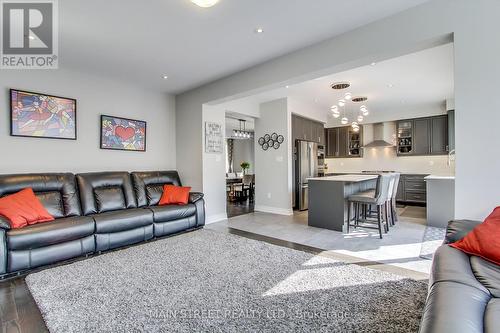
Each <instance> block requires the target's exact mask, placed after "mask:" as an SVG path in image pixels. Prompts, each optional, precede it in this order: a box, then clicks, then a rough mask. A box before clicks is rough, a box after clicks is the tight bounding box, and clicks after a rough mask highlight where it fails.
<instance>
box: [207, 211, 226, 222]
mask: <svg viewBox="0 0 500 333" xmlns="http://www.w3.org/2000/svg"><path fill="white" fill-rule="evenodd" d="M223 220H227V214H226V213H222V214H215V215H211V216H207V217H206V219H205V224H210V223H215V222H220V221H223Z"/></svg>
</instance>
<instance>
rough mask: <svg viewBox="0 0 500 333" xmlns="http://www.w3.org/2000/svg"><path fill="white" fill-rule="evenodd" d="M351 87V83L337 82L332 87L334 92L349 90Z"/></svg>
mask: <svg viewBox="0 0 500 333" xmlns="http://www.w3.org/2000/svg"><path fill="white" fill-rule="evenodd" d="M350 86H351V84H350V83H349V82H336V83H333V84H332V85H331V86H330V87H332V89H334V90H342V89H347V88H349V87H350Z"/></svg>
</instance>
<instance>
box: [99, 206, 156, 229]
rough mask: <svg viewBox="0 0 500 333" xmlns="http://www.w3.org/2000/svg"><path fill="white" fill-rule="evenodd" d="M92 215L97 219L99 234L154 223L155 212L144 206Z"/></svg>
mask: <svg viewBox="0 0 500 333" xmlns="http://www.w3.org/2000/svg"><path fill="white" fill-rule="evenodd" d="M91 216H92V217H93V218H94V220H95V225H96V233H97V234H105V233H112V232H120V231H125V230H131V229H136V228H141V227H145V226H148V225H152V224H153V213H152V212H151V211H150V210H147V209H142V208H133V209H124V210H117V211H112V212H105V213H101V214H95V215H91Z"/></svg>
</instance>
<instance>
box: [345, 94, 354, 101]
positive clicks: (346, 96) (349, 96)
mask: <svg viewBox="0 0 500 333" xmlns="http://www.w3.org/2000/svg"><path fill="white" fill-rule="evenodd" d="M344 99H345V100H346V101H350V100H351V99H352V94H351V93H345V95H344Z"/></svg>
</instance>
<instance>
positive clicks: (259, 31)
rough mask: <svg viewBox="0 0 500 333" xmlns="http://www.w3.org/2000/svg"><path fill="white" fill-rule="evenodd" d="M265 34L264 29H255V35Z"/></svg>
mask: <svg viewBox="0 0 500 333" xmlns="http://www.w3.org/2000/svg"><path fill="white" fill-rule="evenodd" d="M263 32H264V29H262V28H255V33H257V34H261V33H263Z"/></svg>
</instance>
